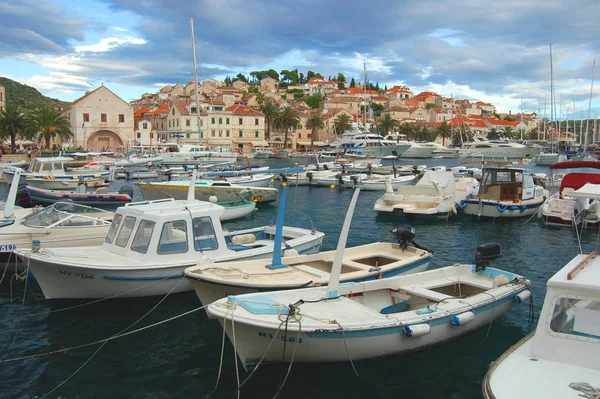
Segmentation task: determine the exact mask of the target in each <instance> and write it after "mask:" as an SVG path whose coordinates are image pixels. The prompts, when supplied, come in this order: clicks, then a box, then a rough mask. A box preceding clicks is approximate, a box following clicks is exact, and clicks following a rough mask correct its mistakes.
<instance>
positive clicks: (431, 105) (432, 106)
mask: <svg viewBox="0 0 600 399" xmlns="http://www.w3.org/2000/svg"><path fill="white" fill-rule="evenodd" d="M435 107H436V105H435V103H427V104H425V109H426V110H428V111H429V110H430V109H431V108H435Z"/></svg>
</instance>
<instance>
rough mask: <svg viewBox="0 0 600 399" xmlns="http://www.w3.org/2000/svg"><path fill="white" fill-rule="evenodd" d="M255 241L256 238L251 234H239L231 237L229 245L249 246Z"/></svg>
mask: <svg viewBox="0 0 600 399" xmlns="http://www.w3.org/2000/svg"><path fill="white" fill-rule="evenodd" d="M254 241H256V236H255V235H254V234H252V233H247V234H240V235H237V236H233V237H231V243H232V244H235V245H244V244H251V243H253V242H254Z"/></svg>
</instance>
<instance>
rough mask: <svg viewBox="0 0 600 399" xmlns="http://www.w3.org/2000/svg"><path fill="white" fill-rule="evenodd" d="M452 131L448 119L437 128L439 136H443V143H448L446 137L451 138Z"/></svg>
mask: <svg viewBox="0 0 600 399" xmlns="http://www.w3.org/2000/svg"><path fill="white" fill-rule="evenodd" d="M451 133H452V131H451V128H450V125H448V122H447V121H444V122H442V124H441V125H440V126H438V128H437V129H436V134H437V137H441V138H442V145H446V139H447V138H450V135H451Z"/></svg>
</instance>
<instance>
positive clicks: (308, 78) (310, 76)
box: [306, 71, 323, 82]
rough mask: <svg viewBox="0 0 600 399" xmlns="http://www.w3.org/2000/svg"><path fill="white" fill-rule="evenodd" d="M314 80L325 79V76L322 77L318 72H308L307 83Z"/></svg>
mask: <svg viewBox="0 0 600 399" xmlns="http://www.w3.org/2000/svg"><path fill="white" fill-rule="evenodd" d="M312 78H321V79H323V75H321V74H320V73H318V72H313V71H308V72H307V73H306V81H307V82H308V81H309V80H311V79H312Z"/></svg>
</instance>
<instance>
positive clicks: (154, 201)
mask: <svg viewBox="0 0 600 399" xmlns="http://www.w3.org/2000/svg"><path fill="white" fill-rule="evenodd" d="M174 201H175V199H174V198H161V199H156V200H147V201H136V202H130V203H128V204H125V206H136V205H148V204H159V203H161V202H174Z"/></svg>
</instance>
